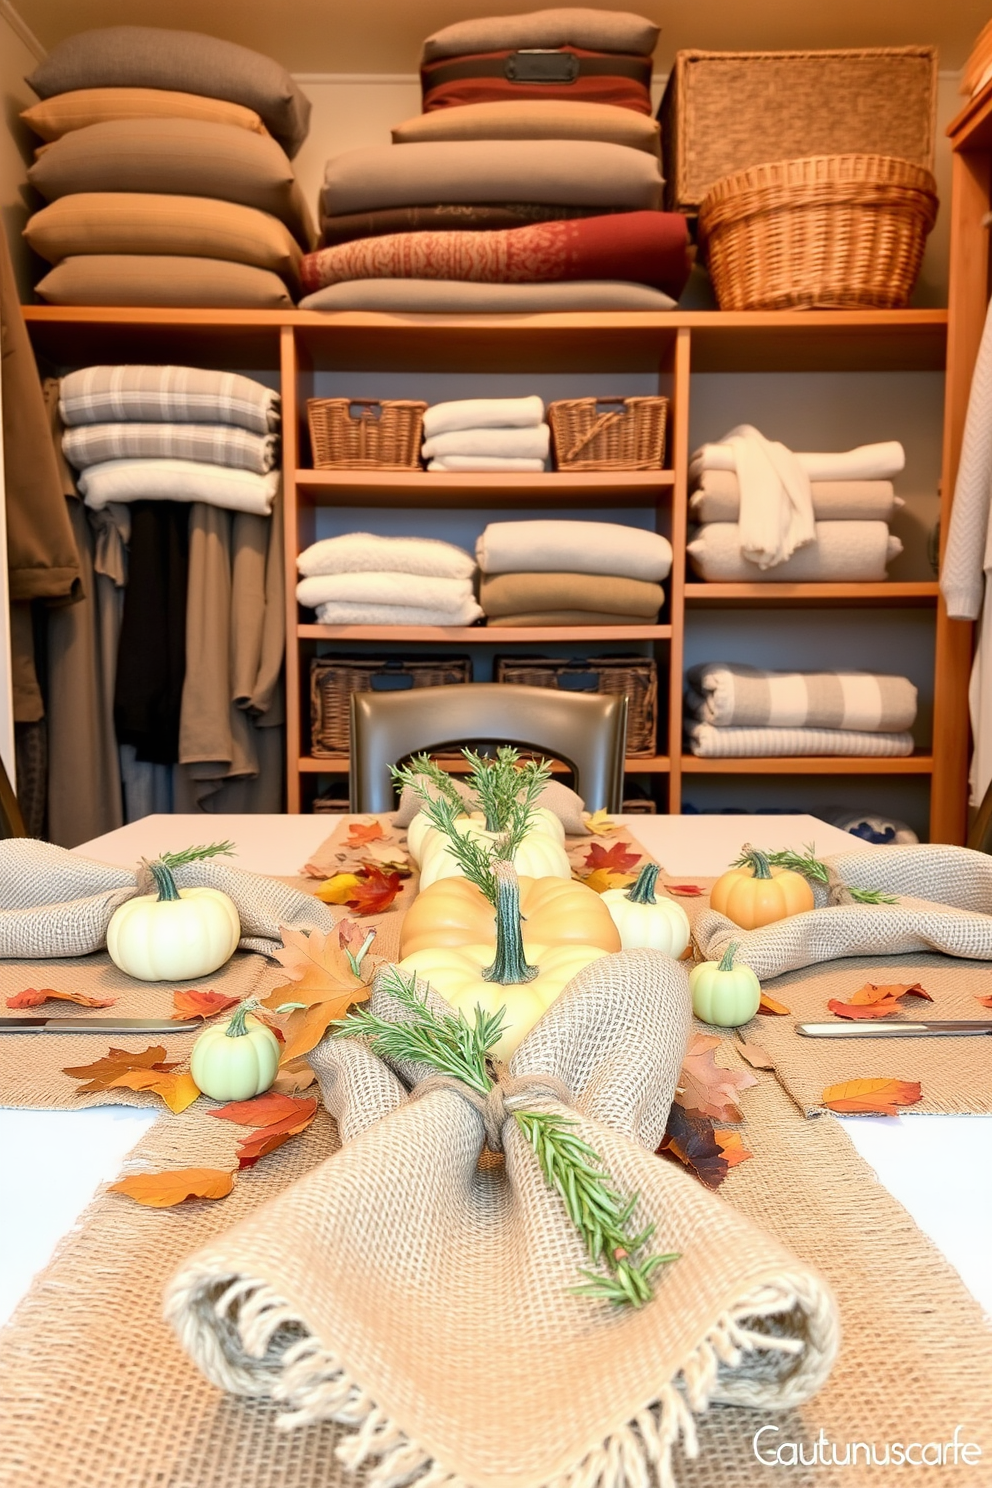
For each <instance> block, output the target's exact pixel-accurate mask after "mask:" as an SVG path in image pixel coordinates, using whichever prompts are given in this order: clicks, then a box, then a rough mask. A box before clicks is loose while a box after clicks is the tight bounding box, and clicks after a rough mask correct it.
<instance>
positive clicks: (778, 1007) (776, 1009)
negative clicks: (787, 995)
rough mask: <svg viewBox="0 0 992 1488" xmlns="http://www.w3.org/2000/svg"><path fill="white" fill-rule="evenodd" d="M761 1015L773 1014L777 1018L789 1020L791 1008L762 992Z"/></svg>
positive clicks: (759, 1009)
mask: <svg viewBox="0 0 992 1488" xmlns="http://www.w3.org/2000/svg"><path fill="white" fill-rule="evenodd" d="M758 1012H759V1013H773V1014H774V1015H775V1017H776V1018H787V1017H788V1016H789V1014H790V1012H791V1008H787V1007H786V1005H785V1003H784V1002H776V1001H775V999H774V997H769V996H768V994H767V992H762V994H761V1001H760V1002H759V1003H758Z"/></svg>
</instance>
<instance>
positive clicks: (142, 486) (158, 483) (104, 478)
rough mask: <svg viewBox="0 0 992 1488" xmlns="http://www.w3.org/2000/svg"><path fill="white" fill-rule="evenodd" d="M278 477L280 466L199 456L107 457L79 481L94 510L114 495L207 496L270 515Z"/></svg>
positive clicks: (155, 498)
mask: <svg viewBox="0 0 992 1488" xmlns="http://www.w3.org/2000/svg"><path fill="white" fill-rule="evenodd" d="M279 480H280V476H279V472H278V470H272V471H270V472H269V474H268V475H256V474H255V473H254V472H253V471H251V470H234V469H232V468H231V466H229V465H207V464H203V463H201V462H200V461H199V460H107V461H106V462H105V463H104V464H102V465H91V466H90V467H89V469H88V470H84V471H82V472H81V473H80V475H79V478H78V482H77V484H78V486H79V489H80V491H81V492H82V495H83V500H84V501H85V503H86V505H87V506H89V507H92V508H93V509H94V510H98V509H99V508H100V507H102V506H107V505H108V504H109V503H110V502H112V501H124V502H128V501H204V502H206V504H207V505H208V506H220V507H224V508H226V509H227V510H228V511H242V512H250V513H252V514H253V515H255V516H259V517H267V516H270V515H271V512H272V503H273V501H274V500H275V498H276V494H277V492H278V490H279Z"/></svg>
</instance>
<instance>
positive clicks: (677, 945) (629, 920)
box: [601, 863, 692, 958]
mask: <svg viewBox="0 0 992 1488" xmlns="http://www.w3.org/2000/svg"><path fill="white" fill-rule="evenodd" d="M657 878H658V865H657V863H645V864H644V867H643V868H642V869H641V871H640V873H639V874H638V876H637V880H636V882H635V883H632V884H631V885H630V888H629V889H607V890H606V892H605V893H604V894H603V895H602V896H601V897H602V902H603V904H604V905H605V907H606V909H607V911H608V912H609V914H610V917H611V919H612V920H613V922H614V924H615V925H616V927H617V929H618V931H619V932H620V942H621V945H622V946H623V949H624V950H625V951H629V950H635V949H640V948H642V947H647V948H649V949H651V950H653V951H664V953H665V955H666V956H675V957H676V958H678V957H679V956H681V955H682V952H683V951H684V950H685V948H686V946H687V945H688V944H689V938H690V936H691V934H692V929H691V927H690V925H689V916H688V915H687V914H686V912H685V910H684V909H683V908H682V906H681V904H676V903H675V900H674V899H668V898H666V896H665V895H662V896H661V898H660V899H659V898H658V896H657V894H656V892H655V884H656V882H657Z"/></svg>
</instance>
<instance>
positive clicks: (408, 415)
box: [307, 398, 427, 470]
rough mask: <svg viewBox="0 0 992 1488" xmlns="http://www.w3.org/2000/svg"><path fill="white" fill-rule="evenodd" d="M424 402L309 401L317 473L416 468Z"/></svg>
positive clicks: (369, 400) (348, 399)
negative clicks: (335, 468)
mask: <svg viewBox="0 0 992 1488" xmlns="http://www.w3.org/2000/svg"><path fill="white" fill-rule="evenodd" d="M426 411H427V404H426V403H420V402H418V401H416V400H414V399H411V398H382V399H380V398H308V399H307V419H308V421H309V424H310V443H311V446H312V448H313V464H314V469H315V470H330V469H333V468H334V467H338V468H340V469H346V470H418V469H419V468H420V443H421V436H422V435H423V432H424V414H425V413H426Z"/></svg>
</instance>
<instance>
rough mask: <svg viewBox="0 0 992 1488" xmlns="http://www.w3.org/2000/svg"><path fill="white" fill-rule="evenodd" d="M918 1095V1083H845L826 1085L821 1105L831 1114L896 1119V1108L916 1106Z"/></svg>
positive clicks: (869, 1081) (914, 1081)
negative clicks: (838, 1113) (891, 1117)
mask: <svg viewBox="0 0 992 1488" xmlns="http://www.w3.org/2000/svg"><path fill="white" fill-rule="evenodd" d="M921 1094H922V1090H921V1087H920V1083H919V1081H918V1080H845V1081H844V1082H843V1083H842V1084H840V1085H828V1086H827V1088H826V1090H824V1092H823V1094H822V1095H821V1096H820V1103H821V1105H824V1106H826V1107H827V1108H828V1109H829V1110H831V1111H846V1112H850V1113H853V1114H856V1115H858V1114H860V1115H878V1116H895V1115H896V1114H897V1110H896V1108H897V1107H898V1106H915V1105H916V1102H917V1101H918V1100H919V1099H920V1096H921Z"/></svg>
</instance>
